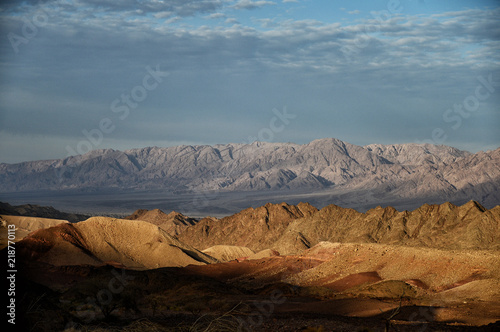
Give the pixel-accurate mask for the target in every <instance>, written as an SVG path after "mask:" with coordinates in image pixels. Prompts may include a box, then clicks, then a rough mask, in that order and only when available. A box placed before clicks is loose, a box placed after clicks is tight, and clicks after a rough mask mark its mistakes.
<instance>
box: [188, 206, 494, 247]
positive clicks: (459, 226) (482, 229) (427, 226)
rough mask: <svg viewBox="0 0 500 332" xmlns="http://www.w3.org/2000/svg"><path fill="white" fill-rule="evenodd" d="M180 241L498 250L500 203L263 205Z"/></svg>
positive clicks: (208, 223) (191, 230) (196, 229)
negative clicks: (401, 207)
mask: <svg viewBox="0 0 500 332" xmlns="http://www.w3.org/2000/svg"><path fill="white" fill-rule="evenodd" d="M179 239H180V240H181V241H183V242H185V243H189V244H191V245H193V246H195V247H197V248H199V249H205V248H208V247H210V246H213V245H216V244H225V245H236V246H245V247H248V248H250V249H252V250H254V251H259V250H262V249H275V250H277V251H278V252H280V253H281V254H295V253H298V252H300V251H302V250H305V249H307V248H310V247H312V246H314V245H316V244H317V243H319V242H321V241H331V242H343V243H385V244H398V245H409V246H423V247H429V248H444V249H500V206H497V207H495V208H493V209H490V210H487V209H486V208H484V207H483V206H481V205H480V204H478V203H477V202H474V201H470V202H468V203H466V204H464V205H462V206H455V205H453V204H451V203H444V204H441V205H428V204H425V205H423V206H421V207H420V208H418V209H416V210H413V211H402V212H399V211H397V210H396V209H394V208H392V207H386V208H381V207H378V208H375V209H372V210H369V211H367V212H366V213H361V212H358V211H356V210H353V209H345V208H341V207H339V206H336V205H329V206H326V207H324V208H323V209H321V210H317V209H316V208H314V207H312V206H310V205H309V204H304V203H301V204H299V205H298V206H291V205H288V204H286V203H282V204H267V205H265V206H263V207H260V208H257V209H253V208H250V209H246V210H243V211H241V212H240V213H238V214H235V215H233V216H230V217H226V218H223V219H221V220H214V219H204V220H202V221H200V222H199V223H198V224H196V225H194V226H191V227H188V228H187V229H186V230H185V231H184V232H183V233H181V234H180V235H179Z"/></svg>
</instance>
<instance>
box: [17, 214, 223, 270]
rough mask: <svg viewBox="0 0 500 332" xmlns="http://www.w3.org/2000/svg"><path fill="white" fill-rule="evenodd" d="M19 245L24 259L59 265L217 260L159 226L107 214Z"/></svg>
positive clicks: (39, 233) (153, 264) (150, 265)
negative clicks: (114, 217) (107, 216)
mask: <svg viewBox="0 0 500 332" xmlns="http://www.w3.org/2000/svg"><path fill="white" fill-rule="evenodd" d="M16 248H17V250H18V253H19V257H20V258H21V259H22V258H24V259H29V260H36V261H39V262H43V263H48V264H52V265H58V266H60V265H82V264H83V265H85V264H88V265H102V264H104V263H109V262H111V263H113V264H119V265H121V266H124V267H127V268H130V269H152V268H159V267H165V266H185V265H188V264H207V263H214V262H216V260H215V259H214V258H212V257H210V256H208V255H206V254H204V253H202V252H200V251H198V250H196V249H195V248H193V247H191V246H189V245H185V244H183V243H182V242H180V241H178V240H176V239H175V238H173V237H171V236H170V235H168V234H167V233H166V232H165V231H163V230H162V229H160V228H159V227H158V226H155V225H153V224H150V223H147V222H143V221H135V220H122V219H113V218H106V217H93V218H90V219H88V220H86V221H82V222H79V223H76V224H60V225H58V226H55V227H50V228H47V229H41V230H38V231H36V232H34V233H32V234H31V235H29V236H27V237H26V238H24V239H23V240H21V241H20V242H18V243H17V244H16Z"/></svg>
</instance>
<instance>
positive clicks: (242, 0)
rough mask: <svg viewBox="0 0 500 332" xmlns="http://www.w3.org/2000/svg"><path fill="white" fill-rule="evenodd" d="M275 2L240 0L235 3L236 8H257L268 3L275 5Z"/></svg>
mask: <svg viewBox="0 0 500 332" xmlns="http://www.w3.org/2000/svg"><path fill="white" fill-rule="evenodd" d="M275 4H276V3H275V2H272V1H264V0H259V1H252V0H239V1H238V2H237V3H236V4H235V5H233V7H234V8H236V9H256V8H260V7H264V6H268V5H275Z"/></svg>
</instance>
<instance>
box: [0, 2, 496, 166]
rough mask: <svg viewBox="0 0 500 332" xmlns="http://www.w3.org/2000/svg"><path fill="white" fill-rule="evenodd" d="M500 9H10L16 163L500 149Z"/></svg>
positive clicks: (4, 62) (1, 110)
mask: <svg viewBox="0 0 500 332" xmlns="http://www.w3.org/2000/svg"><path fill="white" fill-rule="evenodd" d="M499 17H500V2H499V1H492V0H490V1H486V0H480V1H451V0H450V1H428V0H387V1H333V0H324V1H315V0H296V1H294V0H288V1H287V0H285V1H282V0H275V1H273V0H259V1H257V0H252V1H250V0H171V1H160V0H143V1H137V0H123V1H112V0H104V1H97V0H73V1H69V0H46V1H23V2H19V1H3V2H2V4H1V5H0V34H1V36H2V38H1V39H0V85H1V89H0V162H7V163H15V162H21V161H28V160H39V159H52V158H64V157H66V156H68V155H70V154H78V153H85V152H87V151H89V150H93V149H102V148H113V149H119V150H125V149H129V148H138V147H145V146H153V145H156V146H173V145H180V144H218V143H222V144H224V143H242V142H250V141H252V140H254V139H257V140H267V141H274V142H295V143H300V144H302V143H307V142H309V141H312V140H314V139H319V138H324V137H335V138H339V139H342V140H344V141H347V142H350V143H353V144H359V145H366V144H370V143H382V144H394V143H418V142H429V143H435V144H445V145H451V146H455V147H458V148H460V149H464V150H468V151H473V152H475V151H479V150H488V149H495V148H497V147H499V146H500V131H499V130H498V128H499V127H500V107H499V102H500V84H497V83H496V82H500V66H499V65H500V24H498V18H499Z"/></svg>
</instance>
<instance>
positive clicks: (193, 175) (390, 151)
mask: <svg viewBox="0 0 500 332" xmlns="http://www.w3.org/2000/svg"><path fill="white" fill-rule="evenodd" d="M0 184H1V186H0V190H1V191H3V192H9V191H10V192H11V191H26V190H54V189H57V190H63V189H75V188H78V189H88V190H95V189H106V188H121V189H127V190H128V189H134V190H140V189H154V188H156V189H164V190H169V191H176V192H177V193H178V194H182V193H192V192H200V191H207V190H208V191H210V190H217V191H226V192H231V191H262V190H280V191H282V192H291V193H293V192H307V193H312V192H315V193H318V192H322V193H324V194H326V195H335V196H341V195H343V194H345V193H349V192H351V193H352V192H356V191H358V192H363V193H365V194H366V195H367V197H368V198H367V199H368V200H370V199H372V200H379V201H380V200H383V202H386V203H389V202H391V200H392V201H397V200H405V199H406V200H412V199H413V200H415V199H419V200H420V201H422V200H423V199H429V200H434V199H436V200H440V201H446V200H449V201H455V202H459V201H460V202H465V201H468V200H471V199H474V200H477V201H479V202H480V203H481V204H483V205H485V206H488V207H493V206H494V205H496V204H498V202H499V201H500V148H499V149H496V150H494V151H489V152H479V153H476V154H471V153H469V152H465V151H460V150H458V149H455V148H452V147H448V146H435V145H430V144H398V145H379V144H372V145H367V146H364V147H362V146H357V145H353V144H349V143H345V142H342V141H340V140H338V139H333V138H328V139H321V140H316V141H313V142H310V143H308V144H304V145H299V144H293V143H262V142H254V143H252V144H226V145H214V146H207V145H203V146H176V147H169V148H158V147H153V148H143V149H134V150H127V151H124V152H121V151H114V150H95V151H92V152H89V153H87V154H85V155H80V156H75V157H68V158H66V159H63V160H51V161H38V162H26V163H20V164H13V165H9V164H0ZM358 196H359V195H358ZM353 199H354V197H353ZM344 204H345V203H344Z"/></svg>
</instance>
